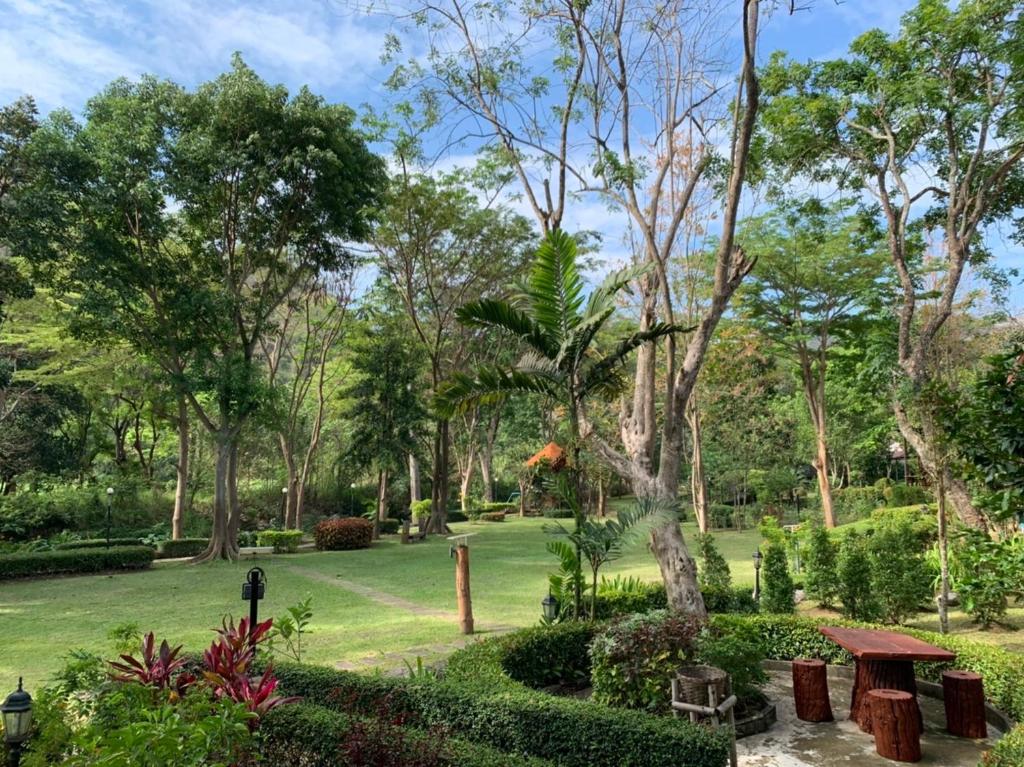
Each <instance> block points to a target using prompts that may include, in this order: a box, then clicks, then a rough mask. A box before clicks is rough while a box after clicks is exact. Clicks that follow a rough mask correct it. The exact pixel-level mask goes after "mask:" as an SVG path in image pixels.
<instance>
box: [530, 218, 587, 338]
mask: <svg viewBox="0 0 1024 767" xmlns="http://www.w3.org/2000/svg"><path fill="white" fill-rule="evenodd" d="M583 287H584V286H583V278H582V277H581V276H580V273H579V271H578V270H577V268H576V243H575V241H574V240H573V239H572V237H570V236H569V235H568V234H566V233H565V232H563V231H561V230H556V231H554V232H551V233H550V234H548V236H547V237H545V238H544V241H543V242H542V243H541V245H540V247H539V248H538V249H537V256H536V258H535V259H534V262H533V268H532V270H531V271H530V280H529V284H528V286H527V297H528V299H529V301H530V306H531V313H532V314H533V318H534V319H535V320H536V322H537V324H538V325H540V326H541V327H542V328H544V329H545V330H546V331H547V332H548V333H549V334H551V335H553V336H556V337H557V338H558V339H559V342H561V340H562V339H564V338H565V336H567V335H568V333H569V331H570V330H571V329H572V328H573V327H575V325H576V323H577V322H579V316H580V309H581V308H582V307H583Z"/></svg>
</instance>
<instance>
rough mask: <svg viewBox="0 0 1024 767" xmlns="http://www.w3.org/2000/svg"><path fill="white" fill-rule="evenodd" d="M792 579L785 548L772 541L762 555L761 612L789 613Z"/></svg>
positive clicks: (791, 605)
mask: <svg viewBox="0 0 1024 767" xmlns="http://www.w3.org/2000/svg"><path fill="white" fill-rule="evenodd" d="M795 606H796V605H795V602H794V601H793V579H792V577H790V575H789V562H788V561H787V559H786V547H785V546H784V545H783V544H781V543H778V542H776V541H773V542H771V543H769V544H768V548H767V549H766V550H765V553H764V588H763V589H762V591H761V610H762V611H764V612H766V613H791V612H793V610H794V609H795Z"/></svg>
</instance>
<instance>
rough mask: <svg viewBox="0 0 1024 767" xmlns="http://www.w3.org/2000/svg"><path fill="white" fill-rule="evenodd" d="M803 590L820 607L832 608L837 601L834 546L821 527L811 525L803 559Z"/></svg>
mask: <svg viewBox="0 0 1024 767" xmlns="http://www.w3.org/2000/svg"><path fill="white" fill-rule="evenodd" d="M803 566H804V588H805V589H806V591H807V595H808V596H810V597H812V598H813V599H817V600H818V602H819V603H821V606H822V607H832V605H834V604H835V602H836V600H838V599H839V584H838V579H837V577H836V545H835V543H834V542H833V541H832V537H831V536H830V535H829V533H828V530H826V529H825V528H824V527H823V526H822V525H819V524H814V525H811V527H810V529H809V531H808V534H807V546H806V548H805V553H804V557H803Z"/></svg>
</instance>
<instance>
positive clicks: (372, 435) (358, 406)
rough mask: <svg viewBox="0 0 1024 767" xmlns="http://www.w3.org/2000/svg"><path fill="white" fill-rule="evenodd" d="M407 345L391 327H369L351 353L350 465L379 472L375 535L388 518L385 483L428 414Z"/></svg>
mask: <svg viewBox="0 0 1024 767" xmlns="http://www.w3.org/2000/svg"><path fill="white" fill-rule="evenodd" d="M416 360H417V358H416V355H415V353H414V350H413V348H412V346H411V344H410V343H409V342H408V340H406V339H405V338H403V337H402V336H401V335H400V334H399V332H398V331H397V328H395V327H394V325H390V324H387V321H386V320H385V321H384V323H380V322H372V323H371V325H370V327H368V328H367V333H366V335H365V336H364V337H362V338H360V339H359V340H358V341H357V343H356V344H355V345H354V348H353V357H352V370H353V373H354V374H355V375H357V376H359V380H358V382H357V383H356V384H355V385H354V386H352V388H351V389H350V390H349V392H348V398H349V399H350V400H352V407H351V409H350V410H349V413H348V415H349V418H350V419H351V422H352V437H351V439H352V449H351V453H350V454H351V456H352V458H353V460H354V461H355V462H356V463H357V464H359V465H361V466H365V467H372V468H373V469H375V470H376V472H377V513H376V515H375V521H374V532H375V535H377V534H379V531H380V523H381V521H383V520H385V519H387V510H388V482H389V478H390V477H391V476H392V475H393V474H394V473H396V472H398V471H399V470H400V469H401V467H402V466H403V464H404V463H405V460H406V456H407V455H408V454H409V453H410V452H412V450H413V449H414V448H415V440H416V437H415V435H416V432H417V430H418V428H419V425H420V423H422V421H423V420H424V418H425V416H426V413H425V412H424V410H423V406H422V404H421V401H420V392H419V381H420V375H421V369H420V365H419V364H417V361H416Z"/></svg>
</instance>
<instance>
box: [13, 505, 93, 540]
mask: <svg viewBox="0 0 1024 767" xmlns="http://www.w3.org/2000/svg"><path fill="white" fill-rule="evenodd" d="M97 503H98V499H97ZM73 522H74V518H73V516H72V512H71V510H69V509H66V508H62V507H60V506H58V505H57V503H56V501H55V500H54V499H53V498H51V497H50V496H49V495H44V494H42V493H15V494H14V495H9V496H5V497H4V498H3V499H2V500H0V538H4V539H6V540H10V541H26V540H30V539H32V538H41V537H42V538H45V537H48V536H50V535H53V534H54V533H58V532H60V531H61V530H64V529H66V528H70V527H72V525H73Z"/></svg>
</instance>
